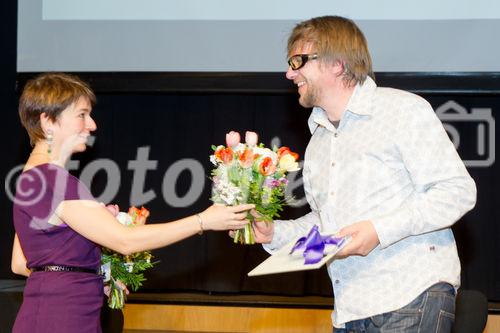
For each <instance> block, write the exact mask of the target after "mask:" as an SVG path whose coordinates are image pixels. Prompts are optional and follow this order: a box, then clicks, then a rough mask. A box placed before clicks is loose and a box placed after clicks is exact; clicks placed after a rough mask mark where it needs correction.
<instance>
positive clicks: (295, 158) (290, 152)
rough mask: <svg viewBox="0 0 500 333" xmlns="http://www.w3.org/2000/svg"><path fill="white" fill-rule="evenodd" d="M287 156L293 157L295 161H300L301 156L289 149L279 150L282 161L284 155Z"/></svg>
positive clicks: (279, 157)
mask: <svg viewBox="0 0 500 333" xmlns="http://www.w3.org/2000/svg"><path fill="white" fill-rule="evenodd" d="M286 154H290V155H292V157H293V159H294V160H298V159H299V154H297V153H294V152H293V151H291V150H290V148H288V147H281V148H280V149H278V159H281V157H282V156H283V155H286Z"/></svg>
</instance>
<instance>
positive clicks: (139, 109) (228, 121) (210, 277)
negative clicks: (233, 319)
mask: <svg viewBox="0 0 500 333" xmlns="http://www.w3.org/2000/svg"><path fill="white" fill-rule="evenodd" d="M424 97H426V98H427V99H428V100H429V101H430V102H431V104H433V106H434V107H435V108H437V107H439V106H441V105H443V104H444V103H446V102H448V101H450V100H453V101H454V102H456V103H457V104H455V105H460V106H462V107H464V108H465V109H467V110H470V109H472V108H491V109H492V110H493V111H495V110H498V109H499V108H500V102H499V100H498V98H497V97H495V96H482V97H478V96H460V95H446V96H440V95H424ZM296 99H297V97H296V95H295V94H293V93H291V94H279V95H270V94H212V93H211V94H98V104H97V105H96V107H95V108H94V111H93V114H94V118H95V120H96V122H97V124H98V130H97V131H96V133H95V135H96V140H95V142H94V144H93V147H91V148H89V149H88V151H87V152H85V153H83V154H78V155H74V158H73V159H74V160H76V161H79V163H80V168H79V169H77V170H75V171H74V173H75V175H77V176H78V175H79V174H80V172H81V171H82V170H84V169H85V168H87V165H88V164H89V163H95V162H93V161H96V160H100V161H101V162H97V164H96V165H97V168H98V169H100V168H101V167H102V168H104V167H103V165H104V164H105V163H110V162H109V161H113V163H114V162H116V164H117V165H118V166H119V175H120V183H119V191H118V193H117V195H116V196H115V197H114V199H113V200H112V201H113V202H115V203H118V204H119V205H120V206H121V207H122V208H126V207H128V206H129V205H130V204H134V202H131V201H130V200H131V198H130V193H131V188H132V180H133V177H134V173H133V170H131V169H130V168H129V167H128V165H129V163H130V161H133V160H135V159H136V155H137V152H138V149H139V148H140V147H149V157H148V159H149V160H152V161H157V167H156V169H155V170H149V171H147V172H146V173H145V182H144V188H143V191H144V192H146V191H153V192H154V194H155V195H156V197H155V198H154V199H153V200H151V201H149V202H147V203H145V206H146V207H147V208H149V209H150V210H151V212H152V214H151V217H150V218H149V220H150V221H151V222H154V221H164V220H173V219H177V218H181V217H183V216H186V215H189V214H193V213H195V212H198V211H200V210H202V209H204V208H206V207H207V206H208V205H209V196H210V181H209V179H208V176H209V173H210V170H211V164H210V161H209V160H208V156H209V155H210V153H211V149H210V146H211V144H223V143H224V138H225V133H226V132H228V131H230V130H237V131H240V132H241V133H243V132H244V131H245V130H255V131H257V132H258V133H259V134H260V140H261V141H262V142H264V143H265V144H266V145H269V144H270V142H271V141H272V140H273V138H276V137H278V138H280V139H281V143H282V144H285V145H288V146H290V147H293V149H295V150H296V151H298V152H299V154H300V155H301V156H303V153H304V150H305V147H306V144H307V142H308V139H309V136H310V134H309V133H308V128H307V118H308V115H309V110H305V109H303V108H301V107H300V106H299V105H298V103H297V101H296ZM6 113H7V115H8V118H10V122H9V123H10V124H12V125H10V126H6V127H5V129H4V130H5V131H9V133H10V134H9V137H10V138H11V140H10V141H9V142H8V143H6V144H5V148H4V149H5V150H6V151H8V153H6V155H5V156H4V162H3V164H2V165H3V168H4V175H5V172H6V171H8V170H10V169H12V168H13V167H14V166H16V165H18V164H21V163H23V161H24V159H25V158H26V156H27V155H28V153H29V143H28V139H27V136H26V135H25V134H24V132H23V131H22V129H21V128H20V127H19V125H18V121H17V115H16V111H15V109H14V108H11V109H9V110H7V111H6ZM448 123H453V121H448ZM453 125H454V126H455V128H456V129H457V130H458V131H459V133H460V149H459V152H460V154H461V156H462V158H464V159H467V160H479V159H480V156H478V153H477V140H478V137H477V125H478V122H477V121H473V120H471V121H459V122H456V123H453ZM487 125H491V123H490V124H487ZM487 129H488V128H487ZM489 130H491V128H489ZM487 133H488V132H486V134H487ZM489 144H491V143H489V142H486V147H485V148H486V150H487V148H489ZM182 159H193V160H196V161H198V162H199V163H201V165H203V168H204V170H205V175H206V178H201V183H202V184H204V187H203V192H202V194H201V196H200V197H199V198H198V200H196V201H195V202H194V203H193V204H191V205H189V206H187V207H173V206H172V205H171V204H169V203H167V202H166V200H165V199H164V195H163V192H162V191H163V190H162V186H163V185H162V184H163V180H164V178H165V175H166V174H167V173H169V171H168V170H170V172H171V171H172V169H170V168H171V167H172V165H173V164H174V163H176V162H177V161H179V160H182ZM103 160H106V161H107V162H103ZM100 170H101V171H98V172H96V173H95V177H94V178H93V182H92V187H91V189H92V192H93V193H94V195H96V196H100V195H101V194H102V193H103V191H104V189H105V188H106V186H107V184H108V182H110V181H113V180H112V179H111V178H113V177H114V178H113V179H116V177H117V174H115V173H111V174H109V175H108V174H106V172H104V171H103V170H102V169H100ZM469 171H470V173H471V175H472V176H473V178H474V179H475V180H476V182H477V186H478V203H477V206H476V208H475V209H474V210H473V211H472V212H471V213H469V214H467V215H466V216H465V217H464V218H463V219H462V220H461V221H460V222H458V223H457V224H456V225H455V226H454V231H455V234H456V237H457V242H458V246H459V251H460V254H461V259H462V264H463V283H464V287H465V288H473V289H480V290H481V291H483V292H485V293H486V294H487V295H488V296H489V299H490V300H500V284H499V279H497V278H495V277H498V276H500V275H499V273H500V272H499V263H500V255H499V253H500V251H499V250H500V249H499V245H498V244H499V241H500V233H499V230H498V229H499V228H498V224H497V223H496V217H497V212H498V204H497V201H496V198H495V190H496V188H497V187H496V186H495V185H496V184H497V183H498V182H497V178H496V174H497V171H498V170H496V164H493V165H492V166H490V167H470V168H469ZM299 176H300V173H299ZM195 178H196V177H195ZM196 179H197V181H198V182H199V181H200V178H199V177H198V178H196ZM196 179H193V177H192V176H191V174H190V173H189V172H187V171H184V172H180V173H178V177H176V181H172V182H169V183H168V184H166V187H167V190H168V189H170V190H171V191H174V190H175V193H176V194H177V195H178V196H179V197H183V196H184V195H186V193H187V192H188V191H189V189H190V188H191V186H196V185H197V184H193V181H196ZM198 185H199V184H198ZM11 187H12V186H11ZM294 195H295V196H296V197H297V199H302V198H303V196H304V194H303V191H302V188H301V187H299V188H297V189H296V190H295V191H294ZM2 201H3V202H2V204H3V207H4V208H3V212H4V213H3V215H4V228H3V230H5V231H6V232H3V233H2V234H1V235H2V239H3V240H2V242H1V244H2V245H1V246H2V253H5V254H6V255H5V256H2V262H3V264H2V267H1V269H2V271H1V274H2V277H4V278H5V277H11V275H10V273H9V266H8V264H7V263H8V258H9V252H10V244H11V236H12V226H11V213H10V202H9V201H8V200H2ZM307 211H308V208H307V205H306V206H303V207H299V208H288V209H286V210H285V213H284V214H283V217H284V218H294V217H298V216H300V215H302V214H304V213H306V212H307ZM154 255H155V256H156V257H157V258H158V259H159V260H160V263H159V264H158V265H157V266H156V268H155V269H153V270H151V271H150V272H148V273H147V278H148V281H147V282H146V284H145V285H144V290H145V291H172V290H195V291H206V292H229V293H269V294H285V295H302V294H317V295H330V294H331V293H332V290H331V286H330V281H329V279H328V276H327V274H326V271H325V270H324V269H322V270H319V271H315V272H306V273H292V274H279V275H272V276H266V277H252V278H249V277H247V276H246V273H247V272H248V271H250V270H251V269H252V268H253V267H255V266H256V265H257V264H258V263H259V262H261V261H262V260H264V259H265V258H266V257H267V256H268V254H267V253H266V252H265V251H264V250H263V249H262V248H261V247H260V246H258V245H256V246H241V245H236V244H233V243H232V242H231V239H230V238H229V237H228V236H227V234H226V233H224V232H220V233H216V232H207V233H205V234H204V235H203V236H195V237H192V238H190V239H188V240H185V241H183V242H180V243H178V244H175V245H172V246H170V247H167V248H164V249H160V250H155V251H154Z"/></svg>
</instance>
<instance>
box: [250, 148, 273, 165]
mask: <svg viewBox="0 0 500 333" xmlns="http://www.w3.org/2000/svg"><path fill="white" fill-rule="evenodd" d="M253 153H254V154H258V155H259V159H264V158H266V157H270V158H271V159H272V160H273V164H276V163H278V154H276V153H275V152H274V151H272V150H271V149H269V148H261V147H254V148H253Z"/></svg>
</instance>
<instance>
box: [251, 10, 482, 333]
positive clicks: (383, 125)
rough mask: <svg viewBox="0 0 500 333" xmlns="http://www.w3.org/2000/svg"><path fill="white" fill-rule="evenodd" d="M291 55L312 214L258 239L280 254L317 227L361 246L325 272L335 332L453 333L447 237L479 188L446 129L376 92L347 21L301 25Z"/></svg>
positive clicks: (384, 91)
mask: <svg viewBox="0 0 500 333" xmlns="http://www.w3.org/2000/svg"><path fill="white" fill-rule="evenodd" d="M288 56H289V59H288V64H289V68H288V71H287V73H286V77H287V78H288V79H289V80H292V81H293V82H294V83H295V84H296V85H297V87H298V92H299V95H300V97H299V103H300V104H301V105H302V106H304V107H306V108H309V107H313V110H312V113H311V116H310V118H309V121H308V125H309V129H310V130H311V133H312V137H311V140H310V142H309V144H308V147H307V150H306V153H305V161H304V169H303V177H304V189H305V192H306V197H307V200H308V202H309V205H310V206H311V212H310V213H308V214H306V215H305V216H303V217H301V218H298V219H296V220H294V221H275V222H276V223H271V224H266V223H264V222H254V230H255V236H256V240H257V241H258V242H260V243H265V244H264V247H265V248H266V249H267V250H268V251H270V252H272V251H274V250H277V249H279V248H281V247H282V246H283V245H285V244H287V243H289V242H290V241H292V240H295V239H297V238H298V237H300V236H303V235H306V234H307V232H308V231H309V230H310V229H311V227H312V226H313V225H315V224H317V225H319V226H320V228H321V231H322V233H337V234H338V235H340V236H346V235H350V236H351V237H352V240H351V242H350V243H349V244H348V245H347V246H346V247H345V248H344V249H343V250H342V251H341V252H340V253H339V257H340V258H339V259H336V260H334V261H333V262H332V263H331V264H330V265H329V266H328V273H329V275H330V278H331V279H332V285H333V290H334V294H335V310H334V312H333V315H332V320H333V324H334V327H335V328H336V330H335V332H365V331H366V332H380V331H386V330H391V329H392V331H394V332H417V331H418V332H449V331H450V329H451V325H452V324H453V320H454V307H455V292H456V289H457V288H458V287H459V284H460V262H459V259H458V255H457V249H456V245H455V240H454V237H453V233H452V231H451V229H450V226H451V225H452V224H453V223H455V222H456V221H457V220H459V219H460V218H461V217H462V216H463V215H464V214H465V213H466V212H467V211H469V210H470V209H471V208H472V207H473V206H474V204H475V200H476V188H475V184H474V181H473V180H472V178H471V177H470V176H469V174H468V173H467V170H466V168H465V166H464V164H463V162H462V161H461V160H460V157H459V156H458V154H457V152H456V150H455V148H454V146H453V144H452V143H451V141H450V140H449V138H448V136H447V134H446V132H445V130H444V129H443V126H442V124H441V122H440V121H439V119H438V118H437V117H436V115H435V113H434V111H433V110H432V107H431V106H430V105H429V103H427V102H426V101H425V100H424V99H422V98H421V97H419V96H416V95H414V94H411V93H408V92H404V91H401V90H396V89H390V88H379V87H377V86H376V84H375V82H374V80H373V73H372V67H371V58H370V54H369V52H368V47H367V43H366V40H365V37H364V36H363V33H362V32H361V31H360V30H359V28H358V27H357V26H356V25H355V24H354V22H352V21H351V20H349V19H346V18H342V17H335V16H326V17H318V18H313V19H310V20H307V21H305V22H302V23H300V24H298V25H297V26H296V27H295V28H294V30H293V32H292V34H291V36H290V38H289V40H288ZM392 331H391V332H392Z"/></svg>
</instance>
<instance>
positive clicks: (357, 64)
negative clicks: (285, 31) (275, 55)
mask: <svg viewBox="0 0 500 333" xmlns="http://www.w3.org/2000/svg"><path fill="white" fill-rule="evenodd" d="M304 44H311V45H312V46H313V47H314V51H315V52H316V53H317V54H318V56H319V59H320V60H321V61H327V62H337V61H338V62H340V63H342V65H343V66H344V80H345V82H346V83H347V84H348V85H352V84H353V83H354V84H355V83H363V82H364V81H365V79H366V77H367V76H370V77H372V78H374V75H373V69H372V60H371V57H370V53H369V51H368V43H367V42H366V39H365V36H364V35H363V32H362V31H361V30H360V29H359V28H358V26H357V25H356V24H355V23H354V22H353V21H352V20H350V19H347V18H344V17H340V16H322V17H315V18H312V19H309V20H307V21H304V22H301V23H299V24H297V25H296V26H295V28H294V29H293V31H292V33H291V35H290V37H289V38H288V56H291V55H292V54H290V52H293V50H294V49H295V48H296V47H299V46H301V45H304Z"/></svg>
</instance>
